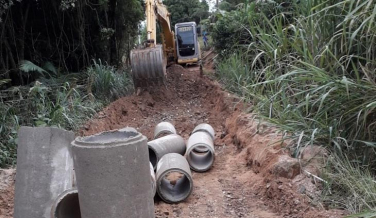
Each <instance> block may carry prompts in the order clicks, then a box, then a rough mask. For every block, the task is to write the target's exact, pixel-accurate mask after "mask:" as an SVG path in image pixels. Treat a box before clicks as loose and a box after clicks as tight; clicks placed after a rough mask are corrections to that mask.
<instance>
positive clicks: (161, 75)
mask: <svg viewBox="0 0 376 218" xmlns="http://www.w3.org/2000/svg"><path fill="white" fill-rule="evenodd" d="M131 66H132V78H133V83H134V86H135V88H138V87H148V86H155V85H161V84H163V83H164V81H165V78H166V62H165V59H164V53H163V50H162V46H161V45H156V47H154V48H144V49H134V50H132V51H131Z"/></svg>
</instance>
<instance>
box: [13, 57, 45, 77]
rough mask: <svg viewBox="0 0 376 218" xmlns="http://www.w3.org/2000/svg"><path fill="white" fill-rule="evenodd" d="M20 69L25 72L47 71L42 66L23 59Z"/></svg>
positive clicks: (41, 72)
mask: <svg viewBox="0 0 376 218" xmlns="http://www.w3.org/2000/svg"><path fill="white" fill-rule="evenodd" d="M19 69H20V70H21V71H22V72H25V73H29V72H37V73H40V74H43V73H47V71H45V70H44V69H43V68H41V67H39V66H37V65H35V64H34V63H33V62H31V61H27V60H24V61H21V64H20V68H19Z"/></svg>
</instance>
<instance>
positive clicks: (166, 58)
mask: <svg viewBox="0 0 376 218" xmlns="http://www.w3.org/2000/svg"><path fill="white" fill-rule="evenodd" d="M145 4H146V28H147V40H146V43H145V48H142V49H134V50H132V51H131V66H132V78H133V83H134V86H135V88H138V87H147V86H152V85H160V84H163V83H164V80H165V78H166V66H167V62H171V61H173V62H175V63H176V62H177V63H180V64H186V63H195V62H198V61H199V59H200V47H199V45H198V42H197V35H196V24H195V23H194V22H188V23H180V24H176V26H175V29H176V31H177V35H176V37H177V38H178V40H177V41H176V39H175V34H174V32H173V31H172V28H171V24H170V13H169V12H168V10H167V8H166V6H165V5H163V3H162V0H145ZM157 21H158V22H159V24H160V27H161V31H162V34H161V35H162V42H161V44H157V33H156V29H157ZM177 50H178V51H177Z"/></svg>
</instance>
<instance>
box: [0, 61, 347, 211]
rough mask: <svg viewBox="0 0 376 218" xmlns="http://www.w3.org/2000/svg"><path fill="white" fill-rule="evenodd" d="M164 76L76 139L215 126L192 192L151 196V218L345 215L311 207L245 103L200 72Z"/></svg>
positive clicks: (305, 183) (309, 190)
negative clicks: (128, 130)
mask: <svg viewBox="0 0 376 218" xmlns="http://www.w3.org/2000/svg"><path fill="white" fill-rule="evenodd" d="M208 71H210V69H209V70H207V71H206V72H208ZM167 73H168V79H167V83H166V85H165V86H163V87H159V88H155V87H154V88H150V89H149V90H144V91H143V92H142V93H141V94H139V95H135V94H134V95H131V96H126V97H123V98H121V99H118V100H117V101H115V102H113V103H112V104H110V105H109V106H108V107H107V108H105V109H104V110H103V111H102V112H100V113H98V114H97V116H96V117H94V119H92V120H90V121H89V122H88V123H87V124H86V125H85V126H84V127H83V128H82V129H81V131H80V132H79V133H78V134H80V135H85V136H87V135H92V134H95V133H99V132H102V131H107V130H112V129H120V128H124V127H126V126H130V127H134V128H136V129H137V130H138V131H139V132H141V133H142V134H143V135H145V136H146V137H147V138H148V140H153V138H154V132H153V130H154V127H155V126H156V125H157V124H158V123H160V122H162V121H168V122H171V123H172V124H173V125H174V126H175V128H176V131H177V134H179V135H180V136H182V137H183V138H184V139H185V140H186V141H187V140H188V138H189V135H190V134H191V132H192V130H193V129H194V127H195V126H197V125H198V124H200V123H209V124H210V125H211V126H212V127H213V128H214V130H215V136H216V137H215V141H214V150H215V160H214V163H213V165H212V166H211V168H210V170H208V171H206V172H203V173H198V172H194V171H192V179H193V190H192V194H191V195H190V196H189V197H188V198H187V199H186V200H184V201H182V202H179V203H176V204H169V203H165V202H164V201H162V200H161V199H160V198H159V197H156V198H155V199H154V200H155V212H156V217H213V218H214V217H263V218H269V217H308V218H310V217H342V216H343V214H344V212H343V211H340V210H325V209H324V208H320V207H319V206H317V205H316V206H315V197H314V196H315V195H317V193H318V192H319V191H320V190H319V189H318V188H317V186H315V185H314V184H313V183H312V182H311V178H308V177H306V176H305V175H303V174H301V172H302V168H301V165H300V162H298V161H297V160H296V159H293V158H291V157H290V156H289V155H288V151H287V150H286V149H283V148H284V146H286V145H285V144H281V143H275V142H277V141H279V140H280V137H281V136H280V135H279V133H278V131H277V130H276V129H275V128H273V127H271V126H269V125H268V124H266V123H259V122H258V121H257V120H256V119H254V116H253V115H252V114H246V113H243V109H246V108H247V107H249V106H248V105H246V104H244V103H242V102H241V101H240V100H239V99H238V98H237V97H235V96H232V95H231V94H229V93H227V92H225V91H223V90H222V89H221V87H220V85H219V84H218V83H216V82H215V81H213V80H211V79H210V78H209V76H200V73H199V69H198V68H188V69H187V68H183V67H181V66H178V65H173V66H171V67H169V68H168V69H167ZM302 187H303V188H304V190H303V188H302ZM302 190H303V191H302ZM12 192H13V186H9V188H7V189H6V190H5V191H4V190H0V206H1V210H0V212H1V213H0V217H4V218H8V217H12V216H11V215H10V216H7V215H3V214H11V212H9V207H11V206H8V209H4V208H5V207H6V206H4V205H6V204H7V205H12V199H11V200H6V199H4V198H5V196H6V197H9V196H11V195H12ZM10 193H11V194H10ZM1 201H3V202H1ZM318 205H319V204H318Z"/></svg>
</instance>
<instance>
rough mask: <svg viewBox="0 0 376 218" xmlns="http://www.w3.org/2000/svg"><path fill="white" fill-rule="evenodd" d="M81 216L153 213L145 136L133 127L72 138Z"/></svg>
mask: <svg viewBox="0 0 376 218" xmlns="http://www.w3.org/2000/svg"><path fill="white" fill-rule="evenodd" d="M72 153H73V161H74V167H75V171H76V181H77V189H78V193H79V202H80V208H81V215H82V217H83V218H121V217H127V218H149V217H154V201H153V197H152V186H151V185H150V164H149V157H148V147H147V139H146V137H145V136H143V135H142V134H140V133H139V132H136V131H135V130H134V129H133V128H125V129H122V130H114V131H110V132H102V133H99V134H97V135H92V136H87V137H77V138H76V139H75V140H74V141H73V142H72Z"/></svg>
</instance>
